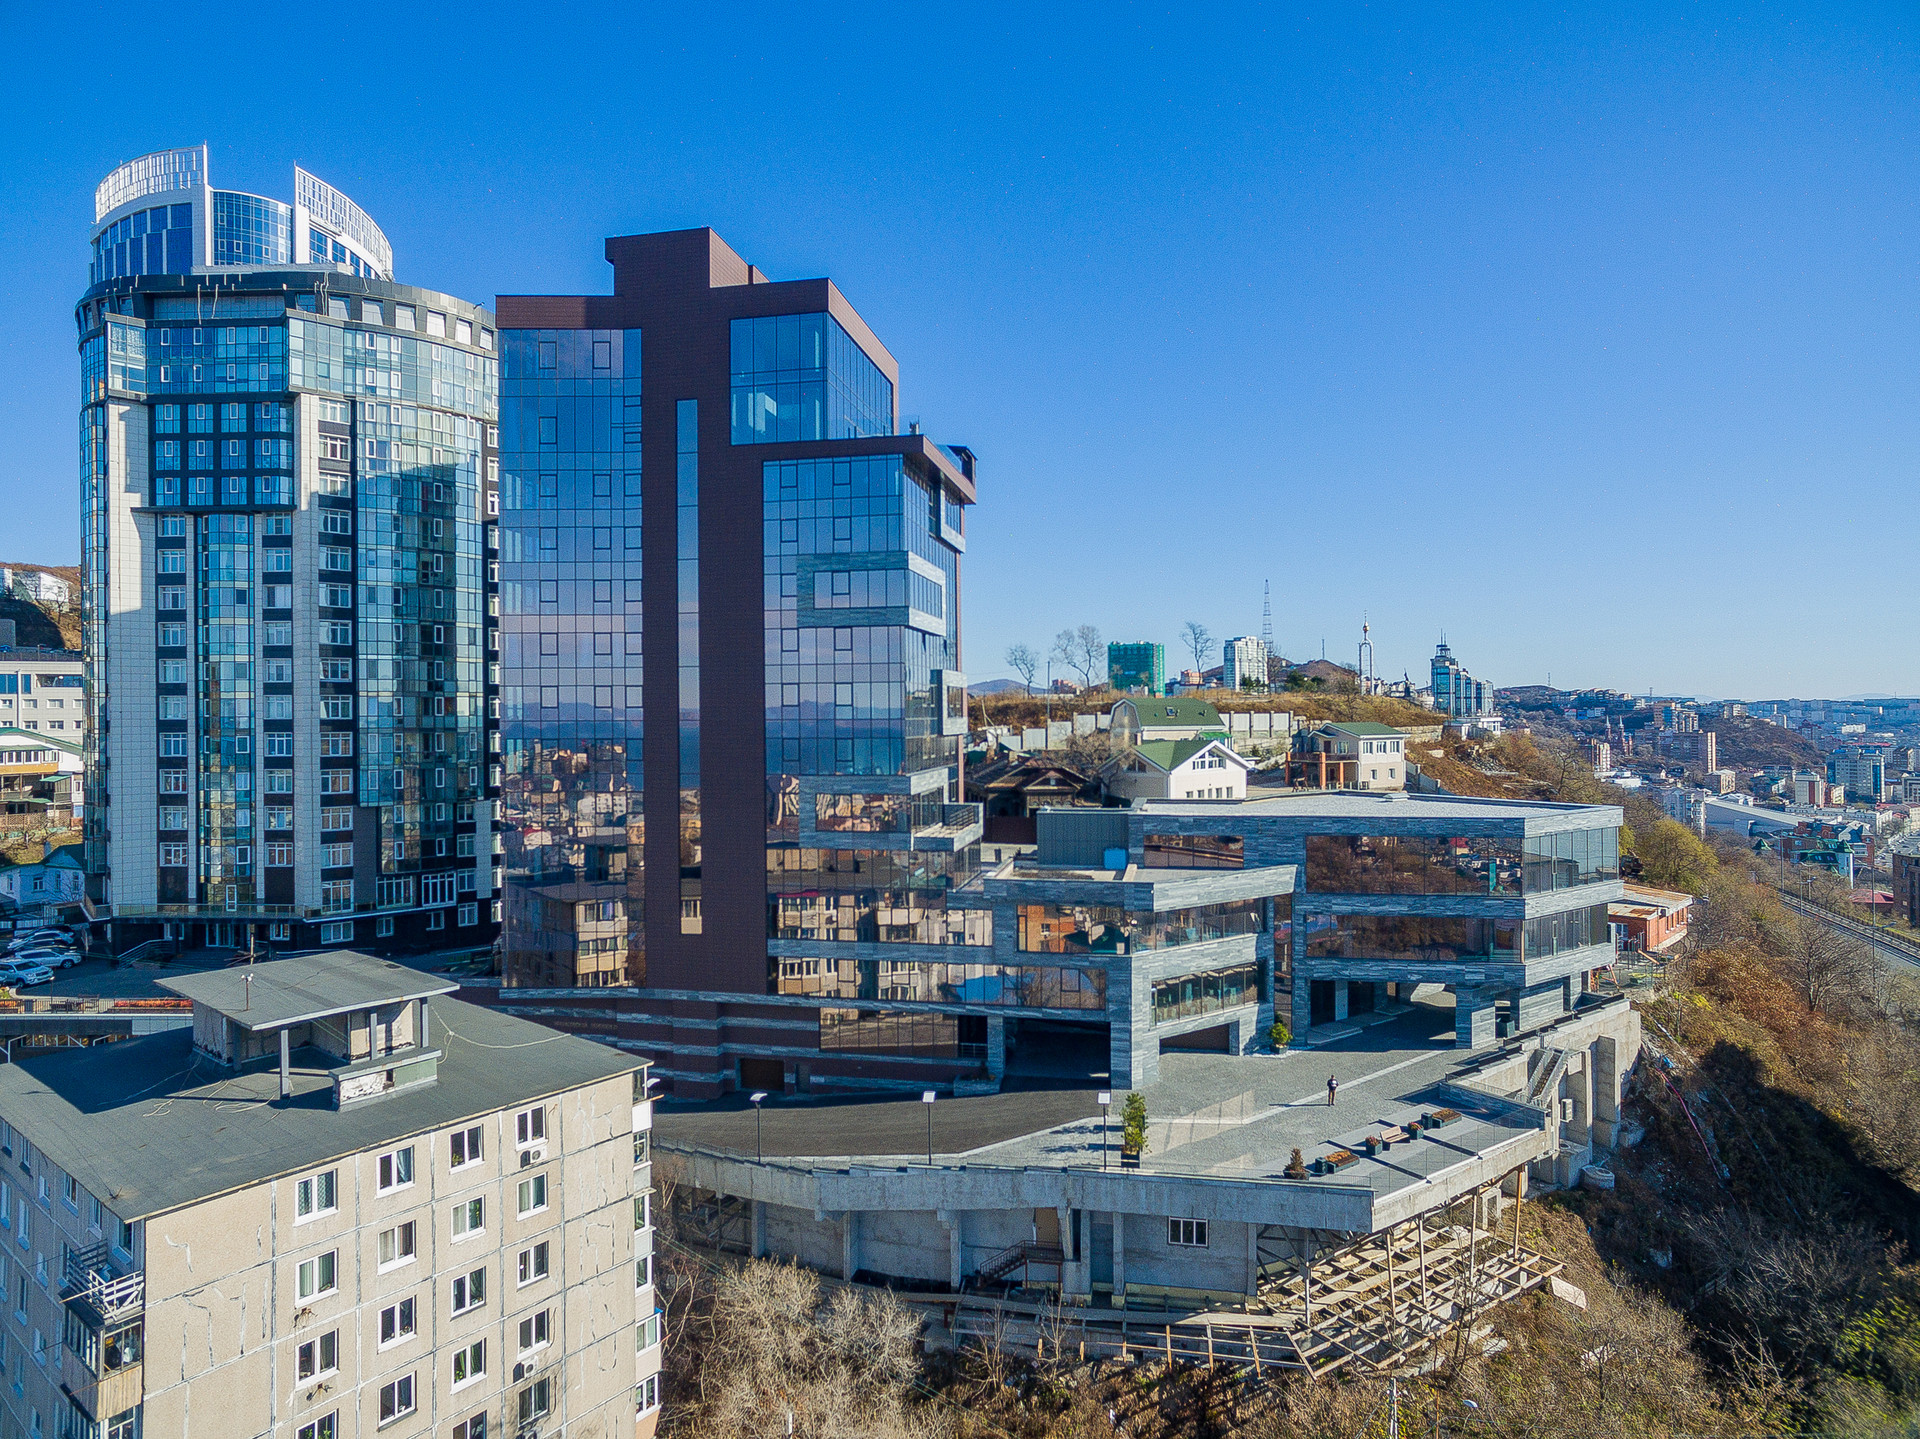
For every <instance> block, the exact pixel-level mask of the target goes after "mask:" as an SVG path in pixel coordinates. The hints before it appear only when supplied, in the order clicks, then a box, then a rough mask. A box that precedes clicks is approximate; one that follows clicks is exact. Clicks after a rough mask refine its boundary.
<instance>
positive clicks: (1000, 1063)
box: [987, 1014, 1007, 1081]
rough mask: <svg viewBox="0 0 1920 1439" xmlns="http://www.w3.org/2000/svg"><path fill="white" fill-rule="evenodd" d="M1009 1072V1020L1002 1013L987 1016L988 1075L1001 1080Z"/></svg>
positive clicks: (990, 1077)
mask: <svg viewBox="0 0 1920 1439" xmlns="http://www.w3.org/2000/svg"><path fill="white" fill-rule="evenodd" d="M1006 1073H1007V1021H1006V1020H1005V1019H1004V1018H1003V1017H1002V1016H1000V1015H997V1014H990V1015H988V1016H987V1077H988V1078H989V1079H992V1080H996V1081H997V1080H1000V1079H1004V1078H1005V1077H1006Z"/></svg>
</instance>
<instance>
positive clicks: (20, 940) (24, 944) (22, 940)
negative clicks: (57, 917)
mask: <svg viewBox="0 0 1920 1439" xmlns="http://www.w3.org/2000/svg"><path fill="white" fill-rule="evenodd" d="M47 944H52V945H68V946H71V945H72V944H73V936H72V935H70V934H68V933H67V931H66V930H64V929H30V930H26V931H24V932H21V933H17V934H15V935H14V937H13V938H12V939H11V940H10V941H8V944H7V948H8V949H9V950H17V949H30V948H32V947H33V946H35V945H47Z"/></svg>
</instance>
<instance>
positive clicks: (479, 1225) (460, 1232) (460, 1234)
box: [453, 1198, 487, 1239]
mask: <svg viewBox="0 0 1920 1439" xmlns="http://www.w3.org/2000/svg"><path fill="white" fill-rule="evenodd" d="M486 1228H487V1201H486V1200H484V1199H477V1198H476V1199H465V1200H462V1201H461V1202H460V1203H458V1204H456V1205H454V1206H453V1237H454V1238H455V1239H465V1238H466V1237H467V1236H468V1235H470V1234H483V1233H485V1232H486Z"/></svg>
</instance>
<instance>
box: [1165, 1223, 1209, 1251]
mask: <svg viewBox="0 0 1920 1439" xmlns="http://www.w3.org/2000/svg"><path fill="white" fill-rule="evenodd" d="M1167 1243H1168V1244H1170V1245H1173V1246H1174V1247H1176V1248H1180V1249H1206V1248H1208V1247H1209V1246H1208V1244H1207V1221H1206V1220H1204V1219H1175V1218H1172V1217H1171V1216H1169V1218H1168V1219H1167Z"/></svg>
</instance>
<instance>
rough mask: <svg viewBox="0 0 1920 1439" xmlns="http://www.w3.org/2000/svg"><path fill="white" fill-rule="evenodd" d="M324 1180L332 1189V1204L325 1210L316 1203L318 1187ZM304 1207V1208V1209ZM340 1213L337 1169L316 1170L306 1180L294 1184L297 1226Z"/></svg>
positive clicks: (294, 1212) (294, 1216) (294, 1206)
mask: <svg viewBox="0 0 1920 1439" xmlns="http://www.w3.org/2000/svg"><path fill="white" fill-rule="evenodd" d="M322 1180H326V1181H329V1184H330V1188H331V1189H332V1196H331V1202H330V1203H329V1204H328V1205H327V1206H326V1207H325V1208H324V1209H323V1208H321V1207H319V1205H318V1204H317V1203H316V1202H315V1200H316V1198H317V1191H318V1187H319V1185H320V1182H321V1181H322ZM303 1205H304V1207H302V1206H303ZM339 1212H340V1171H339V1170H337V1169H321V1170H316V1171H315V1172H314V1173H312V1174H309V1175H308V1176H307V1177H306V1178H305V1179H302V1180H299V1181H298V1182H296V1183H295V1184H294V1186H293V1222H294V1223H295V1224H311V1223H312V1222H313V1221H314V1220H316V1219H322V1218H324V1217H325V1216H327V1215H329V1214H338V1213H339Z"/></svg>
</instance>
